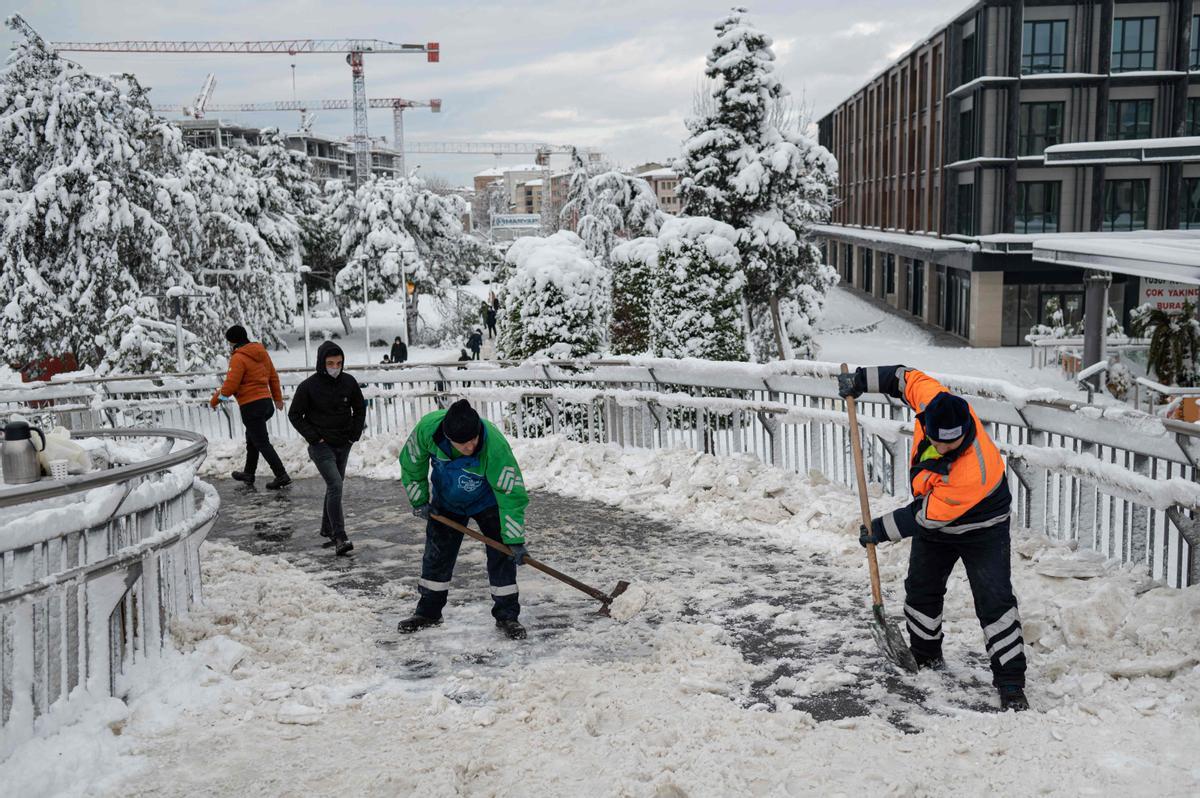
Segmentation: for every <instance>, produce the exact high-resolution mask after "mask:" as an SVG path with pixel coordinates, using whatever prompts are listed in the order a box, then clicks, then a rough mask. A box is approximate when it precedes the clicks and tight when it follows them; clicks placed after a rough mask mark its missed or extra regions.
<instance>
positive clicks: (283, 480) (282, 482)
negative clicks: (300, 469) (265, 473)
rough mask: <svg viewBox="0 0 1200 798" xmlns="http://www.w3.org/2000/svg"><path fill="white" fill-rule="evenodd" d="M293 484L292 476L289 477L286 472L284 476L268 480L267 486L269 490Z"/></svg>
mask: <svg viewBox="0 0 1200 798" xmlns="http://www.w3.org/2000/svg"><path fill="white" fill-rule="evenodd" d="M291 484H292V478H291V477H289V476H288V475H287V474H284V475H283V476H281V477H275V479H273V480H271V481H270V482H268V483H267V488H268V489H269V490H279V489H280V488H286V487H287V486H288V485H291Z"/></svg>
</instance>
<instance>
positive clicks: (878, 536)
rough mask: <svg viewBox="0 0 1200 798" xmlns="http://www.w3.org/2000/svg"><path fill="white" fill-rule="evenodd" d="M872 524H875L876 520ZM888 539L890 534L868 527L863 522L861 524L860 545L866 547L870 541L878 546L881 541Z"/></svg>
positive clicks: (859, 530)
mask: <svg viewBox="0 0 1200 798" xmlns="http://www.w3.org/2000/svg"><path fill="white" fill-rule="evenodd" d="M871 526H872V527H873V526H875V524H874V522H872V524H871ZM887 541H888V536H887V535H886V534H884V533H883V532H882V531H880V532H876V531H874V530H873V529H867V528H866V527H865V526H863V525H862V524H859V526H858V545H860V546H862V547H863V548H864V549H865V548H866V547H867V544H868V543H873V544H874V545H876V546H878V545H879V544H880V543H886V542H887Z"/></svg>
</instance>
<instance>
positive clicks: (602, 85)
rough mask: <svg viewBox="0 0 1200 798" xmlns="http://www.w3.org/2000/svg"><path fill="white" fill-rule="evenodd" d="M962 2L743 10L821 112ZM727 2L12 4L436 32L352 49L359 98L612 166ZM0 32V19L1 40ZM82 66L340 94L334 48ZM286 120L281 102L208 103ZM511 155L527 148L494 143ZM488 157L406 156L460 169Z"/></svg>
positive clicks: (249, 118)
mask: <svg viewBox="0 0 1200 798" xmlns="http://www.w3.org/2000/svg"><path fill="white" fill-rule="evenodd" d="M965 5H966V3H965V0H843V1H842V2H833V1H831V0H790V2H787V1H780V0H771V1H769V2H768V1H766V0H764V1H763V2H757V3H753V4H751V5H750V6H749V8H750V12H751V14H752V18H753V21H754V22H755V24H757V25H758V26H759V27H760V28H761V29H762V30H764V31H766V32H767V33H768V34H769V35H770V36H771V37H772V38H773V39H774V41H775V54H776V58H777V63H778V68H779V70H780V73H781V75H782V78H783V81H784V85H786V86H787V87H788V88H789V89H790V90H791V91H792V93H793V94H795V95H797V96H801V95H802V96H804V97H805V98H807V101H808V103H809V105H810V106H811V107H812V109H813V111H814V113H815V114H816V115H817V116H818V117H819V116H821V115H822V114H824V113H826V112H827V111H828V110H829V109H830V108H831V107H833V106H834V105H836V104H837V102H839V101H840V100H841V99H843V98H844V97H845V96H847V95H848V94H849V93H850V92H852V91H853V90H855V89H856V88H858V87H859V86H860V85H861V84H862V83H863V82H864V81H865V80H867V79H868V78H869V77H870V76H871V75H872V74H874V73H875V72H876V71H877V70H878V69H880V68H881V67H882V66H883V65H885V64H886V63H887V62H888V61H889V60H890V59H892V58H894V57H895V56H897V55H899V54H900V53H902V52H903V51H904V50H906V49H907V48H908V47H909V46H910V45H911V44H912V43H913V42H915V41H916V40H918V39H920V38H922V37H924V36H926V35H927V34H928V33H930V32H931V31H932V30H933V29H934V28H935V27H936V26H938V25H939V24H942V23H944V22H946V21H947V20H949V19H950V18H951V17H952V16H953V15H954V14H956V13H957V12H959V11H961V10H962V8H963V7H964V6H965ZM729 7H730V3H729V2H728V0H724V1H723V2H711V1H709V0H636V2H634V1H632V0H590V2H581V1H580V0H560V2H532V1H524V0H505V2H495V0H493V1H492V2H478V1H476V2H465V1H462V0H432V2H431V1H430V0H423V2H410V1H409V0H403V1H401V2H397V0H392V1H391V2H355V1H353V0H339V1H338V2H329V0H323V1H322V2H316V1H315V0H241V2H228V1H227V0H221V1H220V2H199V3H186V2H184V3H179V2H170V3H167V2H159V1H156V0H149V1H147V0H140V1H138V2H134V1H133V0H127V1H126V2H113V1H112V0H91V1H90V2H58V1H51V2H26V3H23V4H22V3H17V4H15V5H13V6H10V8H13V10H16V11H18V12H20V13H21V14H22V15H23V16H25V18H26V19H27V20H28V21H29V22H30V24H32V25H33V26H34V27H35V28H36V29H37V30H38V31H39V33H41V34H42V36H43V37H44V38H46V39H48V40H51V41H64V40H71V41H109V40H116V39H234V40H243V39H245V40H250V39H285V38H299V37H308V38H342V37H361V38H378V39H385V40H390V41H395V42H404V43H415V42H428V41H436V42H439V43H440V44H441V50H442V58H441V63H438V64H429V63H426V61H425V59H424V57H423V56H410V55H375V56H372V55H367V56H366V85H367V95H368V96H369V97H406V98H410V99H417V100H426V99H429V98H433V97H438V98H441V100H442V101H443V106H442V113H441V114H437V115H435V114H432V113H429V112H428V111H425V110H423V109H413V110H412V111H409V112H407V113H406V116H405V129H406V136H407V137H408V138H409V139H411V140H426V141H435V140H442V141H445V140H456V141H491V140H506V141H530V140H538V141H548V142H551V143H555V144H577V145H581V146H594V147H598V148H600V149H602V150H603V151H604V152H605V153H606V155H607V156H608V157H609V158H610V159H611V160H613V161H615V162H616V163H618V164H620V165H623V166H632V165H634V164H637V163H641V162H644V161H653V160H657V161H664V160H666V159H669V158H672V157H674V156H675V155H676V154H677V152H678V149H679V142H680V141H681V139H682V138H683V136H684V134H685V130H684V126H683V120H684V119H685V118H686V116H687V115H688V113H689V110H690V107H691V103H692V94H693V92H694V90H695V88H696V85H697V82H698V80H699V79H700V77H701V75H702V73H703V67H704V57H705V54H706V53H707V52H708V50H709V48H710V47H711V45H712V42H713V36H714V33H713V24H714V23H715V22H716V21H717V20H718V19H719V18H720V17H721V16H722V15H723V14H724V13H725V12H726V11H727V10H728V8H729ZM11 42H12V34H11V32H10V31H9V30H7V28H5V29H4V30H3V31H2V32H0V44H2V45H3V47H4V49H5V51H7V50H8V48H9V46H10V44H11ZM70 57H71V58H74V59H75V60H77V61H79V62H80V63H82V64H83V65H84V66H86V67H87V68H88V69H90V70H92V71H96V72H125V71H129V72H133V73H134V74H136V75H137V77H138V79H139V80H140V81H141V82H142V83H143V84H144V85H145V86H148V87H150V88H152V89H153V91H152V92H151V98H152V100H153V101H154V102H156V103H168V102H179V103H187V102H190V101H191V99H192V98H193V97H195V95H196V93H197V92H198V90H199V88H200V85H201V83H202V81H203V80H204V76H205V75H206V74H207V73H208V72H213V73H215V74H216V79H217V87H216V91H215V92H214V94H213V99H212V101H213V102H222V103H234V102H262V101H268V100H288V99H291V98H292V96H293V95H292V69H291V65H292V64H293V63H294V64H295V80H296V96H297V97H299V98H300V99H342V98H349V97H350V94H351V87H350V69H349V67H348V66H347V65H346V64H345V61H344V59H343V58H342V57H341V56H337V55H300V56H296V57H294V58H293V57H288V56H286V55H279V56H276V55H245V56H243V55H190V54H189V55H172V54H163V55H152V54H128V53H120V54H95V53H73V54H70ZM221 116H223V117H226V118H229V119H236V120H237V121H240V122H244V123H249V124H256V125H277V126H279V127H281V128H284V129H294V128H295V127H296V126H297V124H298V122H299V114H297V113H272V114H237V115H234V114H227V113H226V114H221ZM352 126H353V121H352V118H351V114H350V112H349V111H322V112H318V119H317V121H316V123H315V125H314V127H313V129H314V131H316V132H320V133H323V134H326V135H331V136H345V135H348V134H349V133H350V132H351V129H352ZM369 127H370V133H371V135H374V136H378V135H386V136H387V137H388V139H389V140H391V138H392V115H391V112H390V111H388V110H375V111H372V112H371V115H370V121H369ZM506 160H507V161H508V162H510V163H516V162H518V161H522V160H525V161H527V160H530V159H528V158H524V159H521V158H516V157H512V156H510V157H508V158H507V159H506ZM493 161H494V159H493V158H492V156H490V155H487V156H429V155H413V156H410V166H411V165H412V164H416V163H419V164H421V167H422V169H421V171H422V172H423V173H433V174H438V175H442V176H444V177H447V178H449V179H451V180H453V181H455V182H462V183H469V180H470V176H471V175H472V174H474V173H475V172H477V171H479V170H481V169H485V168H487V167H489V166H492V165H493Z"/></svg>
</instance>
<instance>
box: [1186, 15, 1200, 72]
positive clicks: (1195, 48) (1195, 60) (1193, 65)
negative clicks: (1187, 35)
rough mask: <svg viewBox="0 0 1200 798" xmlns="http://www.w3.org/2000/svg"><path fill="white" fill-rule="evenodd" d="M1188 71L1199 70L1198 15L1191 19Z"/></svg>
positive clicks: (1199, 35) (1199, 23)
mask: <svg viewBox="0 0 1200 798" xmlns="http://www.w3.org/2000/svg"><path fill="white" fill-rule="evenodd" d="M1188 68H1189V69H1200V14H1197V15H1196V16H1194V17H1192V57H1191V58H1189V59H1188Z"/></svg>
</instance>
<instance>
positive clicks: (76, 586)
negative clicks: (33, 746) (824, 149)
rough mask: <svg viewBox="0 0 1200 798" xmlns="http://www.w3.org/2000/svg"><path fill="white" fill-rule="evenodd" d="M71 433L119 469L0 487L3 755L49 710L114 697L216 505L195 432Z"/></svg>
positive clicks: (174, 597) (187, 601)
mask: <svg viewBox="0 0 1200 798" xmlns="http://www.w3.org/2000/svg"><path fill="white" fill-rule="evenodd" d="M39 410H40V408H32V407H31V408H30V410H29V412H30V413H37V412H38V411H39ZM68 412H69V413H73V412H76V411H68ZM75 435H76V437H78V438H84V439H85V440H86V439H87V438H94V439H99V440H98V442H97V443H98V446H97V447H96V451H102V452H105V453H106V454H107V459H108V460H109V461H110V463H114V462H115V463H117V464H116V465H110V467H107V468H102V469H101V470H97V471H92V472H90V473H87V474H83V475H80V476H75V477H69V478H67V479H63V480H42V481H40V482H36V483H32V484H29V485H21V486H14V487H0V760H3V759H4V758H5V757H6V756H7V755H8V754H10V753H11V752H12V751H13V749H14V748H15V747H16V746H17V745H19V744H20V743H21V742H22V741H24V740H26V739H28V738H29V737H30V736H31V735H33V733H34V730H35V724H38V722H39V721H40V720H41V719H43V718H45V717H46V716H50V717H53V716H54V715H55V714H56V713H57V714H63V713H70V712H71V711H72V710H71V706H72V704H73V703H74V702H78V701H80V700H83V698H84V696H86V695H91V696H97V695H103V696H108V695H120V694H121V693H122V692H123V691H124V690H125V688H126V686H127V685H125V683H124V675H125V673H126V672H127V671H128V669H129V667H130V666H131V665H132V664H134V663H135V662H138V661H140V660H142V659H144V658H148V657H154V656H156V655H157V654H158V653H159V651H160V650H161V648H162V646H163V645H164V643H165V642H166V640H167V636H168V628H167V627H168V624H169V623H170V621H171V620H172V619H173V618H174V617H176V616H177V615H180V614H183V613H186V612H187V610H188V608H189V607H190V605H191V604H192V602H194V601H195V600H197V599H198V598H199V595H200V563H199V547H200V544H201V542H203V540H204V538H205V536H206V535H207V534H208V530H209V529H210V528H211V526H212V524H213V521H214V519H215V518H216V513H217V508H218V505H219V500H218V498H217V493H216V490H215V489H213V488H212V486H210V485H207V484H206V483H204V482H201V481H200V480H199V479H197V478H196V469H197V468H198V467H199V465H200V462H201V461H202V460H203V458H204V454H205V452H206V450H207V442H206V441H205V439H204V438H203V436H201V435H200V434H198V433H196V432H185V431H180V430H166V429H139V430H128V429H124V430H122V429H108V430H83V431H79V432H77V433H75Z"/></svg>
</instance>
